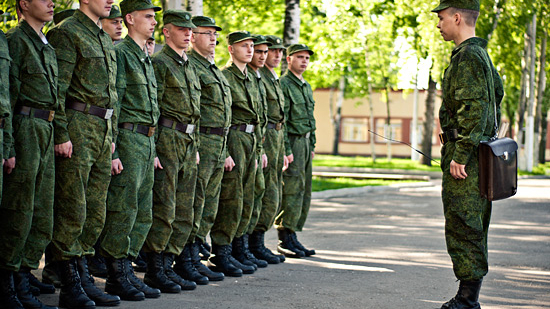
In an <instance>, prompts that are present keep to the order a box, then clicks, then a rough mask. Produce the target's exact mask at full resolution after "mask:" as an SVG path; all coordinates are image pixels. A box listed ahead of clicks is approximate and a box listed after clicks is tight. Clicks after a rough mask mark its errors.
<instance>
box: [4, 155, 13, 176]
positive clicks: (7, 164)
mask: <svg viewBox="0 0 550 309" xmlns="http://www.w3.org/2000/svg"><path fill="white" fill-rule="evenodd" d="M14 168H15V157H11V158H9V159H7V160H4V172H6V173H8V174H11V171H13V169H14Z"/></svg>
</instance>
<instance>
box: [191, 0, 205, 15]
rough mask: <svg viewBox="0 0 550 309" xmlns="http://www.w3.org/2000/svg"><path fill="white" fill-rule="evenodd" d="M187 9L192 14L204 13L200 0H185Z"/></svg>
mask: <svg viewBox="0 0 550 309" xmlns="http://www.w3.org/2000/svg"><path fill="white" fill-rule="evenodd" d="M187 11H189V12H190V13H191V14H193V16H200V15H204V13H203V5H202V0H187Z"/></svg>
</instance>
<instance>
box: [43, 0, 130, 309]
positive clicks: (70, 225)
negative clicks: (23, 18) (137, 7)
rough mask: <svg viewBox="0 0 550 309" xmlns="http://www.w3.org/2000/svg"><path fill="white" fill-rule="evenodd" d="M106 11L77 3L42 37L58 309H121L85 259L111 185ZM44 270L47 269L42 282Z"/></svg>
mask: <svg viewBox="0 0 550 309" xmlns="http://www.w3.org/2000/svg"><path fill="white" fill-rule="evenodd" d="M33 2H34V1H33ZM112 3H113V1H112V0H88V1H80V9H78V10H76V11H75V12H74V14H73V15H72V16H71V17H68V18H67V19H65V20H63V21H62V22H61V23H60V24H58V25H57V26H56V27H54V28H53V29H52V30H50V31H49V32H48V40H49V41H50V43H51V44H52V46H53V47H55V52H56V55H57V64H58V67H59V84H58V103H59V107H60V108H59V112H58V113H56V115H55V119H54V133H55V154H56V156H57V158H56V161H55V204H54V207H55V212H54V231H53V240H52V243H51V244H50V246H49V248H50V250H51V254H52V259H53V263H52V265H51V267H52V268H53V269H55V268H58V269H59V275H60V279H61V285H62V286H61V292H60V293H59V303H60V306H63V307H69V308H92V307H93V306H94V302H95V304H96V305H102V306H114V305H118V304H119V303H120V299H119V298H118V297H117V296H114V295H107V294H104V293H103V292H102V291H101V290H99V289H98V288H97V287H96V286H95V285H94V280H93V278H92V277H91V276H90V274H89V273H88V268H87V263H86V258H85V257H86V256H91V255H93V254H94V249H93V246H94V244H95V243H96V241H97V239H98V237H99V235H100V234H101V230H102V229H103V225H104V222H105V201H106V198H107V188H108V185H109V181H110V178H111V175H110V170H111V153H112V151H113V147H114V144H113V143H112V136H113V124H114V123H116V120H115V119H111V116H112V115H113V108H114V106H115V104H116V100H117V94H116V88H115V82H116V58H115V54H114V50H113V44H112V43H111V38H110V37H109V35H108V34H107V33H105V32H104V31H103V30H101V28H100V26H99V25H100V23H99V19H100V17H107V16H109V13H110V10H111V5H112ZM77 263H78V267H77ZM55 266H57V267H55ZM47 270H48V265H46V267H45V268H44V272H43V276H42V277H43V278H47V274H48V271H47ZM77 270H78V271H77ZM81 285H82V287H83V288H84V291H82V288H81V287H80V286H81ZM84 292H85V293H84ZM90 299H91V300H90Z"/></svg>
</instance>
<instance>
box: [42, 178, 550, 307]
mask: <svg viewBox="0 0 550 309" xmlns="http://www.w3.org/2000/svg"><path fill="white" fill-rule="evenodd" d="M519 185H520V188H519V190H518V194H517V195H516V196H515V197H513V198H510V199H507V200H503V201H499V202H495V203H494V204H493V216H492V223H491V229H490V232H489V257H490V260H489V262H490V270H489V274H488V275H487V277H486V278H485V281H484V284H483V287H482V290H481V296H480V302H481V305H482V308H484V309H508V308H522V309H534V308H550V179H525V180H520V184H519ZM440 192H441V186H440V183H438V182H437V181H436V182H435V183H432V184H431V185H428V186H426V185H420V186H410V185H408V186H407V187H401V188H399V187H384V188H370V189H346V190H343V191H342V190H336V191H331V192H325V193H316V194H314V200H313V203H312V208H311V212H310V217H309V219H308V222H307V223H306V229H305V230H304V232H303V233H300V234H299V239H300V240H301V241H302V243H304V244H306V246H308V247H311V248H315V249H316V251H317V255H315V256H314V257H311V258H304V259H292V260H291V259H287V262H285V263H283V264H279V265H270V266H269V267H268V268H266V269H260V270H258V271H257V272H256V273H255V274H252V275H245V276H244V277H241V278H226V279H225V280H224V281H222V282H218V283H211V284H209V285H207V286H199V287H198V288H197V289H196V290H195V291H186V292H182V293H180V294H175V295H174V294H172V295H170V294H163V295H162V296H161V298H160V299H155V300H145V301H142V302H123V303H122V304H121V306H119V307H118V308H132V309H138V308H155V309H161V308H213V309H214V308H215V309H221V308H236V309H248V308H250V309H256V308H344V309H347V308H382V309H386V308H387V309H395V308H407V309H425V308H440V306H441V304H442V303H443V302H445V301H446V300H448V299H449V298H451V297H452V296H454V294H455V293H456V290H457V286H458V283H457V282H455V278H454V275H453V271H452V265H451V262H450V259H449V257H448V255H447V253H446V249H445V240H444V226H443V225H444V223H443V214H442V204H441V194H440ZM266 243H267V244H268V247H270V248H272V249H275V248H276V233H275V231H272V230H271V231H269V232H268V233H267V237H266ZM37 274H38V275H39V274H40V273H39V272H37ZM140 275H142V274H140ZM97 283H98V285H99V286H101V287H103V286H104V280H102V279H97ZM40 298H41V299H42V300H43V301H44V302H46V303H48V304H51V305H56V304H57V294H56V295H43V296H40Z"/></svg>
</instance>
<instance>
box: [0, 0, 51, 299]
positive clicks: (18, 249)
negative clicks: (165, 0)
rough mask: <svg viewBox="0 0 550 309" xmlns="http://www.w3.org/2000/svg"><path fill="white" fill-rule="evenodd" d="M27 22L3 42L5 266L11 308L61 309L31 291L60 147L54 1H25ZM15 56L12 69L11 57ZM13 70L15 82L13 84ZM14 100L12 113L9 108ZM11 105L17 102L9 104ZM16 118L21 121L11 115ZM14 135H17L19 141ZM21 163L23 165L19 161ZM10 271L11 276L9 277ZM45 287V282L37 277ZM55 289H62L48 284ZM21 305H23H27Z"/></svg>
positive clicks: (1, 259)
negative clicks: (56, 142)
mask: <svg viewBox="0 0 550 309" xmlns="http://www.w3.org/2000/svg"><path fill="white" fill-rule="evenodd" d="M16 4H17V7H18V9H19V11H20V12H21V14H22V17H23V19H22V20H21V21H20V23H19V24H18V25H17V26H16V27H15V28H13V29H11V30H10V31H8V33H7V43H8V45H9V55H8V54H7V51H8V50H7V46H6V44H5V43H6V38H5V37H4V34H3V33H2V38H1V46H2V49H1V54H0V56H1V61H2V63H1V65H2V76H1V78H2V84H3V85H2V90H3V91H5V90H7V88H4V87H8V85H9V93H10V96H9V97H8V94H7V93H5V92H3V91H2V102H1V103H2V124H4V118H7V119H6V120H7V121H6V122H5V123H6V127H5V133H6V136H5V139H4V147H5V155H6V156H5V157H6V158H8V159H7V160H5V161H4V160H3V161H4V162H3V163H4V170H5V171H6V175H5V179H4V183H3V189H4V190H3V191H4V195H3V197H2V203H1V205H0V226H1V227H2V230H1V233H0V252H2V254H1V256H0V269H1V272H2V275H3V277H2V286H3V287H2V290H3V291H5V290H4V289H6V288H8V290H11V291H13V287H14V282H13V281H11V278H9V277H11V274H12V272H14V281H15V290H16V292H17V293H16V294H17V296H15V294H11V295H5V294H4V295H2V298H1V300H0V301H1V303H2V305H6V306H7V308H23V307H25V308H54V307H50V306H46V305H44V304H42V303H41V302H40V301H39V300H38V299H37V298H36V297H35V296H34V295H33V294H32V291H31V281H32V280H36V278H35V277H34V276H33V275H32V274H31V269H37V268H38V266H39V265H40V259H41V258H42V254H43V253H44V250H45V249H46V246H47V245H48V244H49V243H50V241H51V237H52V229H53V227H52V226H53V191H54V149H53V138H54V136H53V124H52V120H53V117H54V114H55V110H57V107H58V104H57V61H56V59H55V51H54V49H53V48H52V47H51V46H50V45H49V44H48V41H47V40H46V37H45V36H44V34H43V33H42V27H43V26H44V23H46V22H49V21H51V20H52V18H53V7H54V4H53V2H52V1H50V0H48V1H36V0H35V1H29V0H20V1H17V3H16ZM10 56H11V59H12V62H11V64H9V59H10ZM8 69H9V82H8V79H7V76H8V74H5V73H8ZM8 98H11V109H9V108H8V109H5V107H7V106H5V105H7V103H8V102H7V100H8ZM8 106H9V105H8ZM10 110H11V113H13V114H14V115H15V116H14V117H13V118H9V117H6V116H8V115H9V114H10ZM12 134H13V136H12ZM16 160H17V164H16ZM4 274H9V275H10V276H9V277H8V278H5V275H4ZM31 277H32V279H31ZM6 279H9V280H6ZM36 281H37V282H38V280H36ZM47 288H48V292H49V293H52V291H53V292H55V288H54V287H53V286H47ZM18 300H19V301H20V302H21V303H19V301H18Z"/></svg>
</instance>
